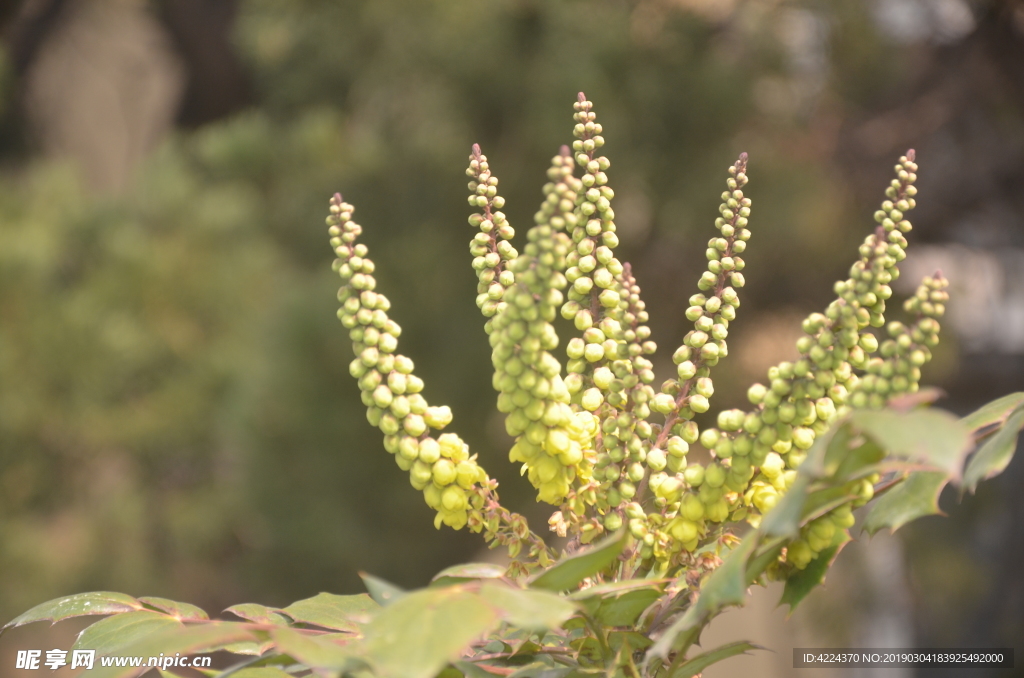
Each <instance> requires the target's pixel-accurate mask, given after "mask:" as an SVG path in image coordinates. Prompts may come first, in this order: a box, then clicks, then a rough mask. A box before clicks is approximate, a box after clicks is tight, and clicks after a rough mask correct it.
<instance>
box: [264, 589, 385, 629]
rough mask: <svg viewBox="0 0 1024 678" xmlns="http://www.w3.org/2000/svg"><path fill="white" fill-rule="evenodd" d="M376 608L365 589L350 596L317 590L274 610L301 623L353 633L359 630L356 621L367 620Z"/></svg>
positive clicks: (360, 622)
mask: <svg viewBox="0 0 1024 678" xmlns="http://www.w3.org/2000/svg"><path fill="white" fill-rule="evenodd" d="M379 609H380V605H378V604H377V603H376V602H374V600H373V599H372V598H370V596H368V595H366V594H365V593H360V594H358V595H354V596H339V595H335V594H333V593H320V594H317V595H315V596H313V597H312V598H306V599H305V600H300V601H298V602H295V603H292V604H291V605H289V606H288V607H286V608H283V609H281V610H278V612H282V613H284V614H286V615H288V616H289V617H291V618H292V619H293V620H295V621H296V622H299V623H302V624H312V625H313V626H321V627H323V628H325V629H335V630H337V631H348V632H351V633H354V632H356V631H358V630H359V624H365V623H366V622H368V621H369V620H370V615H371V614H372V613H373V612H374V611H375V610H379Z"/></svg>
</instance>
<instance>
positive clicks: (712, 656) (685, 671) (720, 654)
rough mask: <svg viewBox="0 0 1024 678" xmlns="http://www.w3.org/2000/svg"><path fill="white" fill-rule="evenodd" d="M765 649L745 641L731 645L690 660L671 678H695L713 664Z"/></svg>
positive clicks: (672, 674) (671, 674) (670, 676)
mask: <svg viewBox="0 0 1024 678" xmlns="http://www.w3.org/2000/svg"><path fill="white" fill-rule="evenodd" d="M763 649H764V648H763V647H761V646H760V645H754V644H753V643H748V642H747V641H745V640H741V641H737V642H735V643H729V644H727V645H723V646H721V647H718V648H715V649H714V650H710V651H708V652H704V653H701V654H699V655H697V656H696V657H693V658H691V659H688V660H687V661H686V663H685V664H682V665H681V666H678V667H676V669H675V670H673V671H672V673H670V674H669V678H693V676H696V675H697V674H699V673H700V672H701V671H703V670H704V669H706V668H707V667H709V666H711V665H712V664H717V663H718V662H720V661H722V660H723V659H728V658H729V657H735V656H736V655H738V654H745V653H746V652H747V650H763Z"/></svg>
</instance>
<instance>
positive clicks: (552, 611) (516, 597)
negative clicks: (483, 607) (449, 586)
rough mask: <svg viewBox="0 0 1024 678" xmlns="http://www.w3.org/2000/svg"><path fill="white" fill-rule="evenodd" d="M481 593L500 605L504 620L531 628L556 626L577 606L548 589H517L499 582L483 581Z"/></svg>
mask: <svg viewBox="0 0 1024 678" xmlns="http://www.w3.org/2000/svg"><path fill="white" fill-rule="evenodd" d="M480 596H481V597H482V598H483V599H484V600H486V601H487V602H488V603H490V604H491V605H493V606H494V607H495V608H497V610H498V612H499V614H500V615H501V618H502V619H503V620H504V621H507V622H508V623H509V624H512V625H513V626H517V627H519V628H521V629H527V630H531V631H545V630H548V629H557V628H558V627H559V626H561V625H562V622H564V621H565V620H566V619H568V618H569V617H571V616H572V615H573V614H575V613H576V611H577V609H578V608H577V607H576V605H575V604H574V603H572V602H570V601H568V600H566V599H565V598H562V597H561V596H558V595H555V594H554V593H549V592H548V591H531V590H529V589H517V588H512V587H511V586H505V585H503V584H499V583H496V582H486V583H484V585H483V586H481V587H480Z"/></svg>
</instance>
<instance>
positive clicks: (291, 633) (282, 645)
mask: <svg viewBox="0 0 1024 678" xmlns="http://www.w3.org/2000/svg"><path fill="white" fill-rule="evenodd" d="M270 637H271V638H273V639H274V644H275V645H277V650H278V652H280V653H281V654H286V655H288V656H289V657H291V658H293V659H296V660H298V661H299V662H302V663H303V664H305V665H306V666H308V667H309V668H311V669H341V668H344V667H345V666H347V665H348V664H349V661H350V660H351V659H352V657H353V655H354V652H353V650H352V649H346V648H344V647H342V646H340V645H337V644H335V643H332V642H330V641H329V640H324V639H323V638H322V637H317V636H312V635H307V634H304V633H302V632H301V631H298V630H296V629H290V628H285V627H283V626H282V627H280V628H275V629H271V631H270Z"/></svg>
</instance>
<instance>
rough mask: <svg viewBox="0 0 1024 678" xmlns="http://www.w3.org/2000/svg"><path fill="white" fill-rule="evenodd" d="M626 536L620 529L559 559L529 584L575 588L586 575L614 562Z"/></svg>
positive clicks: (533, 586) (547, 587)
mask: <svg viewBox="0 0 1024 678" xmlns="http://www.w3.org/2000/svg"><path fill="white" fill-rule="evenodd" d="M626 536H627V532H626V531H625V530H621V531H619V532H618V533H616V534H613V535H611V536H609V537H607V538H605V539H604V540H602V541H600V542H598V543H597V544H595V545H594V546H593V547H592V548H589V549H586V550H584V551H581V552H579V553H577V554H575V555H573V556H570V557H569V558H566V559H564V560H562V561H559V562H558V563H557V564H555V565H553V566H552V567H550V568H548V569H547V570H545V571H544V572H542V573H541V574H540V575H538V576H537V577H536V578H534V580H533V581H532V582H531V583H530V586H531V587H532V588H537V589H547V590H548V591H568V590H569V589H573V588H575V587H576V586H578V585H579V583H580V582H581V581H583V580H584V579H586V578H587V577H592V576H593V575H595V574H597V573H598V572H600V571H602V570H604V569H605V568H606V567H608V566H609V565H611V564H612V563H614V562H615V559H616V558H618V557H619V554H621V553H622V549H623V548H625V546H626Z"/></svg>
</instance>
